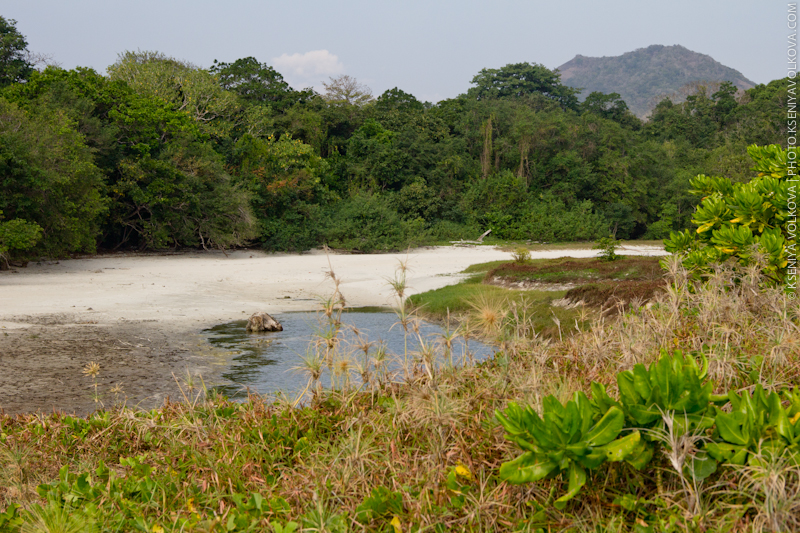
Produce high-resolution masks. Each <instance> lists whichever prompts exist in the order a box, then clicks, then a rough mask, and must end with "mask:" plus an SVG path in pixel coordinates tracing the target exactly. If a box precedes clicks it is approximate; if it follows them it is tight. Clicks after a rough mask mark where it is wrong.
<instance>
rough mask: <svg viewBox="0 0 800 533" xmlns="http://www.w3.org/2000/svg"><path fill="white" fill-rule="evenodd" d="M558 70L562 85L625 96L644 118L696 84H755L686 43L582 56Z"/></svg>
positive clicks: (741, 85) (740, 85) (584, 96)
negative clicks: (607, 54)
mask: <svg viewBox="0 0 800 533" xmlns="http://www.w3.org/2000/svg"><path fill="white" fill-rule="evenodd" d="M558 70H560V71H561V83H563V84H564V85H568V86H570V87H578V88H582V89H583V91H582V92H581V97H582V99H583V98H586V96H588V95H589V93H591V92H593V91H600V92H603V93H619V94H620V96H622V99H623V100H625V103H626V104H628V107H629V108H630V110H631V111H632V112H633V113H635V114H636V115H638V116H640V117H643V116H645V115H647V114H648V113H649V112H650V111H651V110H652V109H653V107H655V104H656V103H658V101H659V100H660V99H661V98H663V97H666V96H668V95H670V96H672V95H675V96H677V97H678V98H680V93H681V89H684V88H685V87H687V86H691V84H693V83H696V82H700V81H702V82H722V81H730V82H731V83H733V84H734V85H735V86H736V87H739V88H740V89H750V88H752V87H754V86H755V83H753V82H752V81H750V80H748V79H747V78H745V77H744V75H743V74H742V73H741V72H739V71H738V70H734V69H732V68H730V67H726V66H725V65H723V64H721V63H719V62H717V61H715V60H714V58H712V57H711V56H707V55H705V54H699V53H697V52H692V51H691V50H689V49H687V48H684V47H683V46H680V45H674V46H663V45H660V44H654V45H652V46H648V47H647V48H639V49H638V50H634V51H633V52H627V53H625V54H622V55H621V56H613V57H586V56H582V55H580V54H579V55H577V56H575V57H574V58H573V59H571V60H570V61H567V62H566V63H564V64H563V65H561V66H560V67H558ZM684 93H685V89H684Z"/></svg>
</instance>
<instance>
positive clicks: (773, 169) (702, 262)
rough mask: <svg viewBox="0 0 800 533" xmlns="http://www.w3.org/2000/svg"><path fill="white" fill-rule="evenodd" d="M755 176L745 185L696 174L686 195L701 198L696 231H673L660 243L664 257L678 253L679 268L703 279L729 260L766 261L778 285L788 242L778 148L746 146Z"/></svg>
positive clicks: (784, 175)
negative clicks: (681, 258)
mask: <svg viewBox="0 0 800 533" xmlns="http://www.w3.org/2000/svg"><path fill="white" fill-rule="evenodd" d="M747 153H748V154H750V157H751V158H752V159H753V162H754V163H755V166H754V167H753V170H755V171H756V172H757V173H758V175H757V177H756V178H754V179H753V180H751V181H750V182H749V183H733V182H732V181H731V180H730V179H728V178H722V177H710V176H705V175H702V174H701V175H698V176H697V177H695V178H693V179H692V180H691V185H692V189H691V191H690V192H691V193H693V194H696V195H698V196H701V197H702V201H701V203H700V205H698V206H697V210H696V211H695V214H694V217H693V218H692V222H693V223H694V224H695V225H696V226H697V230H696V231H691V230H685V231H682V232H672V233H671V234H670V238H669V239H667V240H665V241H664V247H665V248H666V250H667V251H668V252H671V253H675V254H681V255H682V256H683V264H684V266H685V267H686V268H687V269H689V270H690V272H692V273H693V274H694V275H695V276H697V277H702V276H704V275H706V274H708V273H710V272H711V270H712V265H713V264H715V263H722V262H724V261H727V260H728V259H734V260H736V261H737V262H738V263H739V264H740V265H748V264H750V263H751V262H752V261H754V260H755V259H756V257H757V255H762V254H763V256H765V258H766V259H765V261H764V262H763V271H764V274H765V275H766V276H767V277H768V278H770V279H772V280H773V281H774V282H777V283H780V282H783V280H785V278H786V275H787V266H788V259H787V253H786V250H787V247H789V246H794V245H795V244H796V242H795V241H794V240H790V239H789V237H790V235H789V233H788V228H787V221H788V219H789V208H788V203H789V192H790V184H789V181H788V179H789V173H790V170H789V163H788V155H787V152H786V151H785V150H783V149H782V148H781V147H780V146H778V145H770V146H755V145H753V146H750V147H748V148H747Z"/></svg>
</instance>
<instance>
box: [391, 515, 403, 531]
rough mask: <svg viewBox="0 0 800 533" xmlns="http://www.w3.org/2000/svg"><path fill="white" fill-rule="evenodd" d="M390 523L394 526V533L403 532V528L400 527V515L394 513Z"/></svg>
mask: <svg viewBox="0 0 800 533" xmlns="http://www.w3.org/2000/svg"><path fill="white" fill-rule="evenodd" d="M389 523H390V524H391V525H392V527H393V528H394V533H403V528H402V527H400V517H399V516H397V515H394V518H392V521H391V522H389Z"/></svg>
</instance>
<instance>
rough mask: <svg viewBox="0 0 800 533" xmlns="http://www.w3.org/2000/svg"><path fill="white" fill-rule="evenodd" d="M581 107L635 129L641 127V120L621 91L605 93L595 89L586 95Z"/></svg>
mask: <svg viewBox="0 0 800 533" xmlns="http://www.w3.org/2000/svg"><path fill="white" fill-rule="evenodd" d="M580 107H581V110H583V112H584V113H594V114H595V115H597V116H600V117H603V118H607V119H609V120H613V121H614V122H618V123H620V124H622V125H623V126H630V127H632V128H633V129H638V128H639V127H641V121H640V120H639V119H638V118H637V117H636V116H635V115H634V114H633V113H631V112H630V110H629V109H628V104H626V103H625V100H623V99H622V97H621V96H620V95H619V93H610V94H604V93H601V92H598V91H594V92H592V93H591V94H589V96H587V97H586V100H584V101H583V102H582V103H581V106H580Z"/></svg>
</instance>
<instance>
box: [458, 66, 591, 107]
mask: <svg viewBox="0 0 800 533" xmlns="http://www.w3.org/2000/svg"><path fill="white" fill-rule="evenodd" d="M471 83H472V84H473V85H475V87H473V88H471V89H470V90H469V91H468V92H467V95H468V96H470V97H472V98H476V99H478V100H482V99H485V98H509V97H520V96H524V95H528V94H537V93H538V94H542V95H544V96H546V97H547V98H550V99H553V100H555V101H557V102H558V103H559V104H560V105H561V107H562V108H564V109H572V110H577V109H578V98H577V96H576V95H577V94H578V93H579V92H580V89H573V88H572V87H567V86H566V85H562V84H561V74H559V72H558V70H550V69H549V68H547V67H545V66H544V65H539V64H537V63H534V64H530V63H514V64H508V65H506V66H504V67H502V68H499V69H491V68H490V69H486V68H485V69H483V70H481V71H480V72H479V73H478V74H477V75H476V76H475V77H474V78H472V82H471Z"/></svg>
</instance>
